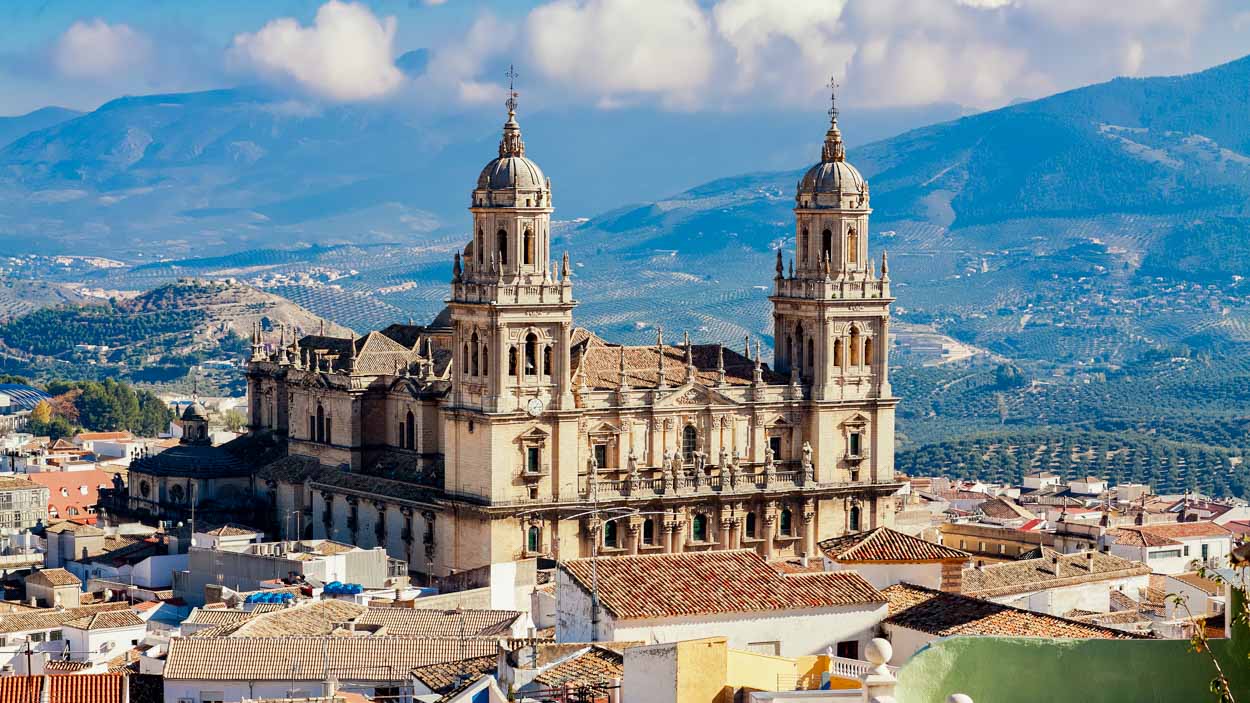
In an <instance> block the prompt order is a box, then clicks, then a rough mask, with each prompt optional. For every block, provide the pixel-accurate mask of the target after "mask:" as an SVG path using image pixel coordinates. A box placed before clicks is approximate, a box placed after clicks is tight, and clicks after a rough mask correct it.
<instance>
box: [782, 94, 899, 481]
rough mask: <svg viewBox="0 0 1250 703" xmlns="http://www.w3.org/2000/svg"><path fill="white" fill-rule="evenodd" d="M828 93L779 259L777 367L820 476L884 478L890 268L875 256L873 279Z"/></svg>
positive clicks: (860, 182)
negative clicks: (805, 419)
mask: <svg viewBox="0 0 1250 703" xmlns="http://www.w3.org/2000/svg"><path fill="white" fill-rule="evenodd" d="M829 87H830V89H831V98H830V102H831V106H830V109H829V129H828V130H827V131H826V132H825V140H824V145H823V146H822V148H821V154H820V161H819V162H818V163H817V164H816V165H814V166H812V167H811V168H810V169H808V171H807V173H806V174H804V176H803V178H802V179H801V180H800V181H799V183H798V187H797V189H796V193H795V204H794V219H795V249H794V257H793V259H792V261H791V262H790V266H789V267H788V270H787V267H786V266H785V260H784V256H783V253H782V252H781V251H778V252H777V273H776V276H775V278H774V294H773V296H772V297H771V300H772V302H773V324H774V335H775V339H776V346H775V348H776V355H775V358H776V363H775V365H776V368H777V370H778V371H780V372H782V373H786V374H788V375H789V377H790V384H791V388H792V389H793V393H794V395H795V396H796V397H802V398H803V399H804V400H805V401H807V402H808V403H810V405H811V412H810V414H809V424H810V426H809V427H808V428H807V430H806V434H807V435H808V439H809V441H810V442H811V443H812V446H813V448H814V452H815V455H816V461H817V464H818V466H817V471H818V475H819V474H820V473H821V472H823V474H824V476H825V477H826V478H825V480H831V477H833V476H839V475H840V476H842V477H843V480H846V479H849V480H852V481H860V480H865V479H866V478H867V477H868V476H871V477H872V479H871V480H874V481H878V480H890V479H892V477H893V456H894V449H893V442H894V404H895V403H896V400H895V399H894V398H893V397H892V392H891V389H890V381H889V343H888V339H889V324H890V303H891V302H893V298H892V297H891V296H890V277H889V265H888V262H887V259H886V257H885V255H884V254H882V257H881V270H880V274H878V272H877V267H876V266H875V265H874V262H873V261H872V260H871V259H870V258H869V253H868V233H869V229H868V220H869V215H870V214H871V213H872V209H871V207H870V206H869V195H868V183H867V181H865V180H864V177H863V176H862V175H861V174H860V173H859V171H858V170H857V169H856V168H855V167H854V166H852V165H851V164H850V163H849V162H847V160H846V147H845V145H844V144H843V142H842V131H841V129H839V127H838V108H837V96H836V88H837V84H836V82H834V81H830V84H829ZM869 457H870V458H869ZM864 469H868V471H865V470H864Z"/></svg>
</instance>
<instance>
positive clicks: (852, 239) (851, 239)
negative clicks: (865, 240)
mask: <svg viewBox="0 0 1250 703" xmlns="http://www.w3.org/2000/svg"><path fill="white" fill-rule="evenodd" d="M846 260H847V262H848V263H852V264H853V263H856V262H858V261H859V232H856V231H855V228H854V227H852V228H850V229H848V230H847V231H846Z"/></svg>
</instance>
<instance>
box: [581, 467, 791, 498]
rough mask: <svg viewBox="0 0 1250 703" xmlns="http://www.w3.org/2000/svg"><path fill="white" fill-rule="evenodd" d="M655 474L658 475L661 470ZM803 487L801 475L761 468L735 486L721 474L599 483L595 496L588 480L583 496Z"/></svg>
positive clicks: (647, 495)
mask: <svg viewBox="0 0 1250 703" xmlns="http://www.w3.org/2000/svg"><path fill="white" fill-rule="evenodd" d="M652 471H658V469H653V470H652ZM803 485H804V483H803V479H802V472H801V471H775V472H773V474H772V476H767V475H766V474H765V473H764V472H763V470H762V467H761V468H760V469H759V470H756V471H751V472H745V473H742V474H739V475H737V476H735V477H734V480H733V481H732V482H731V481H730V480H729V477H728V476H726V475H720V474H717V475H712V476H697V477H696V476H690V475H684V476H680V477H678V478H677V479H675V480H672V481H670V480H669V479H666V478H664V477H660V478H636V479H628V478H625V479H615V480H603V479H600V480H598V481H595V482H594V485H593V494H592V485H591V481H590V479H589V477H583V478H582V479H581V486H580V488H581V493H582V495H583V496H585V497H587V498H594V497H597V498H599V499H606V500H613V499H619V498H654V497H659V496H674V495H701V494H703V495H707V494H731V493H757V492H759V491H766V490H769V489H780V490H784V489H791V488H797V487H801V486H803ZM813 485H815V484H813Z"/></svg>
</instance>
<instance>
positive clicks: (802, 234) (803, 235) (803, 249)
mask: <svg viewBox="0 0 1250 703" xmlns="http://www.w3.org/2000/svg"><path fill="white" fill-rule="evenodd" d="M797 249H798V250H799V261H801V262H803V263H807V228H806V227H804V228H803V229H801V230H799V246H798V247H797Z"/></svg>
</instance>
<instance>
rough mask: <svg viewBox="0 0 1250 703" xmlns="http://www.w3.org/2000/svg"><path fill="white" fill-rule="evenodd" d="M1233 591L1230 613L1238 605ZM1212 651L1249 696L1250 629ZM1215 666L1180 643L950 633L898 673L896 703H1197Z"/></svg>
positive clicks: (1239, 692) (1241, 627)
mask: <svg viewBox="0 0 1250 703" xmlns="http://www.w3.org/2000/svg"><path fill="white" fill-rule="evenodd" d="M1240 600H1241V599H1240V598H1238V597H1237V596H1234V602H1233V604H1232V605H1233V608H1232V609H1233V610H1234V612H1235V611H1236V610H1235V609H1236V608H1238V607H1239V606H1240ZM1211 648H1212V650H1213V651H1214V652H1215V653H1216V654H1217V656H1218V657H1219V659H1220V666H1221V667H1223V669H1224V673H1225V674H1226V675H1227V676H1228V677H1229V681H1230V683H1231V684H1232V689H1233V695H1234V696H1236V697H1237V700H1238V701H1250V630H1247V628H1246V625H1245V624H1244V623H1239V624H1238V625H1237V626H1236V627H1235V628H1234V632H1233V637H1232V639H1220V640H1212V642H1211ZM1214 677H1215V667H1214V665H1212V663H1211V659H1210V657H1209V656H1207V655H1206V654H1199V653H1196V652H1193V651H1191V650H1190V648H1189V641H1188V640H1052V639H1032V638H1009V637H955V638H951V639H947V640H942V641H939V642H935V643H934V644H933V645H931V646H929V647H928V648H926V649H922V650H921V651H919V652H917V653H916V655H915V656H913V657H912V658H911V659H910V660H909V661H908V662H907V664H906V665H905V666H903V668H902V670H900V671H899V673H898V680H899V685H898V690H897V692H896V698H897V699H898V701H899V703H945V701H946V697H947V696H948V695H950V694H952V693H965V694H967V695H969V696H971V697H972V700H973V702H974V703H1032V702H1033V701H1037V702H1038V703H1104V702H1105V703H1179V702H1183V703H1191V702H1192V703H1201V702H1203V701H1215V700H1216V698H1215V696H1214V695H1213V694H1211V693H1210V682H1211V679H1212V678H1214Z"/></svg>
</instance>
